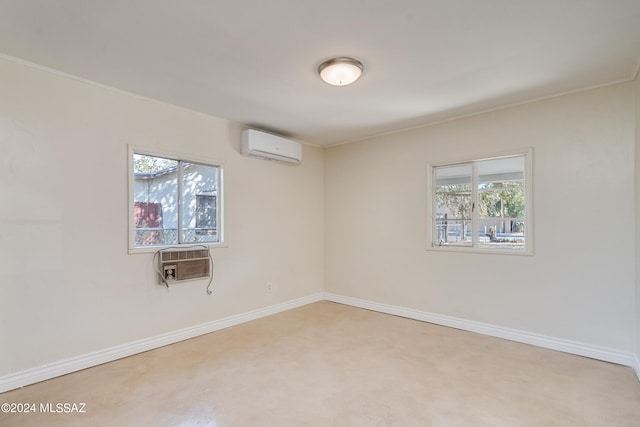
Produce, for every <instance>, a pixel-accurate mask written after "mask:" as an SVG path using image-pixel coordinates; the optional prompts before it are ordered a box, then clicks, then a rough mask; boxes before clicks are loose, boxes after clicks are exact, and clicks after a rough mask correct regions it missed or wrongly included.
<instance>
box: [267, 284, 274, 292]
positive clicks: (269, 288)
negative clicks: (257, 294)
mask: <svg viewBox="0 0 640 427" xmlns="http://www.w3.org/2000/svg"><path fill="white" fill-rule="evenodd" d="M267 292H269V293H271V292H273V284H272V283H271V282H269V283H267Z"/></svg>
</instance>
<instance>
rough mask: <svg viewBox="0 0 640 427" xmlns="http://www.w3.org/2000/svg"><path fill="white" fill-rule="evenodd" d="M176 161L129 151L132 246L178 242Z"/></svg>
mask: <svg viewBox="0 0 640 427" xmlns="http://www.w3.org/2000/svg"><path fill="white" fill-rule="evenodd" d="M177 168H178V162H177V161H175V160H171V159H165V158H161V157H153V156H146V155H141V154H134V155H133V176H134V191H133V200H134V212H133V215H134V224H135V246H150V245H173V244H177V243H178V233H177V228H178V180H177Z"/></svg>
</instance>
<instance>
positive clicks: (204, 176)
mask: <svg viewBox="0 0 640 427" xmlns="http://www.w3.org/2000/svg"><path fill="white" fill-rule="evenodd" d="M130 165H131V166H130V171H129V173H130V188H131V190H130V209H129V215H130V229H129V248H130V249H139V248H145V247H154V246H155V247H157V246H175V245H181V244H190V245H192V244H219V243H222V223H221V220H222V218H221V206H220V204H221V195H222V166H221V165H219V164H213V163H206V162H198V161H192V160H184V159H179V158H173V157H171V156H164V155H156V154H149V153H144V152H138V151H137V150H133V149H130Z"/></svg>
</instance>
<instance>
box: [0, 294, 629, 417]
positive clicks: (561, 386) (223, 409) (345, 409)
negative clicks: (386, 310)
mask: <svg viewBox="0 0 640 427" xmlns="http://www.w3.org/2000/svg"><path fill="white" fill-rule="evenodd" d="M4 402H22V403H36V404H37V405H40V404H41V403H44V404H47V403H49V404H51V405H52V406H51V407H53V408H55V407H56V404H57V403H61V404H64V403H67V404H69V405H68V406H67V408H69V409H70V410H73V406H71V405H72V404H74V403H75V404H85V406H84V408H83V409H84V411H85V412H84V413H42V412H39V411H37V412H36V413H23V414H2V413H0V425H1V426H3V427H9V426H535V427H542V426H563V427H565V426H610V427H620V426H640V382H639V381H638V378H637V377H636V376H635V373H634V372H633V370H632V369H631V368H628V367H624V366H619V365H614V364H610V363H605V362H600V361H596V360H592V359H587V358H583V357H578V356H573V355H569V354H564V353H561V352H556V351H552V350H546V349H541V348H537V347H533V346H529V345H525V344H518V343H514V342H510V341H506V340H502V339H498V338H491V337H486V336H482V335H478V334H474V333H470V332H464V331H460V330H456V329H451V328H446V327H441V326H436V325H432V324H429V323H423V322H418V321H414V320H409V319H404V318H400V317H395V316H389V315H385V314H381V313H375V312H371V311H367V310H362V309H358V308H353V307H348V306H344V305H340V304H335V303H330V302H320V303H316V304H311V305H308V306H304V307H301V308H298V309H295V310H290V311H288V312H285V313H280V314H277V315H274V316H270V317H267V318H263V319H260V320H256V321H253V322H249V323H246V324H243V325H239V326H235V327H232V328H228V329H225V330H221V331H217V332H214V333H211V334H208V335H205V336H201V337H198V338H194V339H191V340H187V341H184V342H181V343H178V344H174V345H171V346H167V347H163V348H160V349H156V350H153V351H149V352H146V353H142V354H138V355H136V356H132V357H128V358H125V359H121V360H118V361H115V362H111V363H107V364H104V365H101V366H97V367H94V368H91V369H87V370H84V371H80V372H76V373H73V374H69V375H66V376H63V377H59V378H55V379H52V380H49V381H45V382H42V383H39V384H34V385H31V386H28V387H25V388H22V389H18V390H14V391H10V392H7V393H3V394H0V403H4ZM61 408H62V410H63V411H64V408H65V407H64V406H61ZM38 409H40V408H38ZM76 409H79V407H77V408H76Z"/></svg>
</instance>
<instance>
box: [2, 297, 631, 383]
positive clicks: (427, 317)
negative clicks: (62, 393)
mask: <svg viewBox="0 0 640 427" xmlns="http://www.w3.org/2000/svg"><path fill="white" fill-rule="evenodd" d="M323 300H326V301H332V302H336V303H340V304H345V305H350V306H353V307H359V308H364V309H367V310H372V311H378V312H381V313H386V314H392V315H395V316H400V317H406V318H409V319H414V320H420V321H423V322H429V323H434V324H437V325H442V326H448V327H452V328H456V329H462V330H465V331H470V332H477V333H480V334H484V335H489V336H493V337H498V338H504V339H508V340H511V341H516V342H521V343H525V344H531V345H535V346H538V347H543V348H548V349H552V350H558V351H563V352H565V353H571V354H576V355H579V356H585V357H590V358H593V359H598V360H603V361H606V362H612V363H617V364H620V365H625V366H630V367H632V368H634V369H635V372H636V375H637V376H638V380H640V359H639V358H638V355H634V354H633V353H628V352H623V351H619V350H615V349H610V348H606V347H600V346H595V345H591V344H585V343H580V342H575V341H570V340H564V339H560V338H555V337H549V336H545V335H540V334H534V333H531V332H525V331H520V330H516V329H510V328H504V327H500V326H495V325H490V324H486V323H480V322H473V321H469V320H464V319H459V318H456V317H451V316H444V315H440V314H433V313H428V312H424V311H419V310H413V309H409V308H404V307H398V306H394V305H389V304H381V303H377V302H373V301H368V300H363V299H358V298H352V297H347V296H342V295H336V294H332V293H318V294H313V295H309V296H307V297H303V298H299V299H296V300H292V301H286V302H283V303H280V304H276V305H272V306H269V307H264V308H260V309H257V310H253V311H250V312H247V313H243V314H239V315H236V316H230V317H226V318H224V319H220V320H214V321H212V322H208V323H203V324H200V325H196V326H192V327H189V328H185V329H180V330H177V331H173V332H168V333H166V334H161V335H156V336H154V337H150V338H144V339H141V340H138V341H134V342H131V343H127V344H123V345H120V346H116V347H111V348H108V349H104V350H100V351H96V352H93V353H89V354H85V355H81V356H76V357H71V358H68V359H64V360H61V361H58V362H53V363H49V364H47V365H42V366H37V367H34V368H30V369H26V370H24V371H20V372H16V373H14V374H9V375H5V376H3V377H0V393H3V392H5V391H9V390H13V389H16V388H20V387H24V386H26V385H29V384H34V383H37V382H40V381H44V380H48V379H51V378H55V377H58V376H61V375H65V374H69V373H71V372H75V371H79V370H82V369H86V368H90V367H92V366H97V365H101V364H103V363H107V362H111V361H114V360H117V359H121V358H123V357H127V356H131V355H134V354H137V353H141V352H144V351H148V350H153V349H154V348H159V347H163V346H165V345H169V344H174V343H176V342H179V341H183V340H186V339H189V338H194V337H197V336H200V335H204V334H208V333H210V332H214V331H218V330H220V329H224V328H228V327H231V326H235V325H239V324H242V323H245V322H249V321H252V320H256V319H259V318H262V317H266V316H270V315H272V314H276V313H280V312H283V311H287V310H291V309H294V308H297V307H302V306H304V305H307V304H311V303H314V302H318V301H323Z"/></svg>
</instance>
